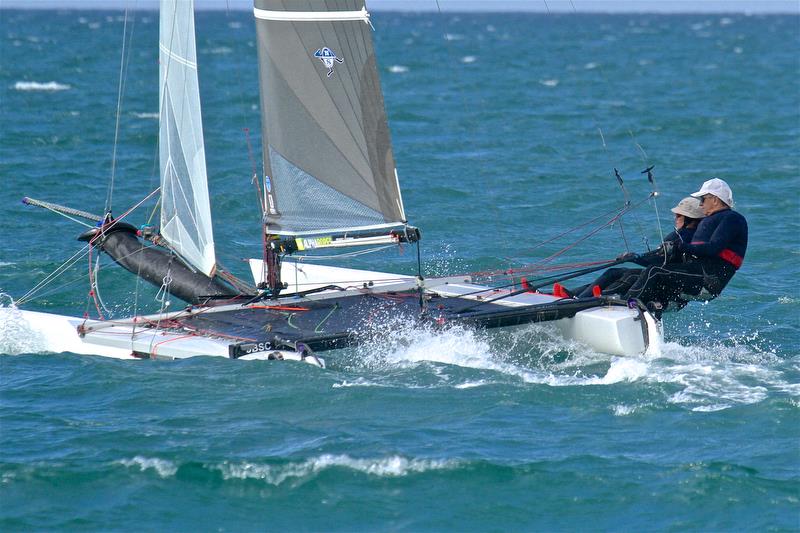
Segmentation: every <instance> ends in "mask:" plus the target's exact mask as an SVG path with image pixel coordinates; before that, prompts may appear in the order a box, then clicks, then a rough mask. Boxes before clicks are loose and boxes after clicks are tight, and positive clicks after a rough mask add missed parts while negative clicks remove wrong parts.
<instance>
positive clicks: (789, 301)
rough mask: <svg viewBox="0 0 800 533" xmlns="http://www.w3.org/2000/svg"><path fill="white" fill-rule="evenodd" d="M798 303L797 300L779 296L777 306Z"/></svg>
mask: <svg viewBox="0 0 800 533" xmlns="http://www.w3.org/2000/svg"><path fill="white" fill-rule="evenodd" d="M798 302H800V300H798V299H797V298H791V297H789V296H781V297H780V298H778V303H779V304H796V303H798Z"/></svg>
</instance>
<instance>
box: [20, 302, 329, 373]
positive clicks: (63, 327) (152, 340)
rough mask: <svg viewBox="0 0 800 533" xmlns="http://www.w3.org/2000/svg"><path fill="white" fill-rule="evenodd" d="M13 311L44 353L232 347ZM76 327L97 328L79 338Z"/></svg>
mask: <svg viewBox="0 0 800 533" xmlns="http://www.w3.org/2000/svg"><path fill="white" fill-rule="evenodd" d="M17 312H18V313H19V314H20V316H21V317H22V318H23V319H24V320H25V322H26V324H25V327H26V329H27V331H29V332H30V334H32V335H35V336H36V341H37V342H36V345H37V346H41V347H42V348H41V349H42V350H43V351H46V352H54V353H62V352H71V353H76V354H79V355H98V356H102V357H113V358H115V359H142V358H154V359H186V358H188V357H196V356H201V355H202V356H211V357H226V358H229V357H230V355H229V351H228V347H229V346H230V345H231V344H234V343H233V342H231V341H229V340H225V339H220V338H212V337H204V336H195V335H186V334H182V333H174V332H169V331H164V330H158V329H154V328H143V327H141V326H138V327H137V326H136V325H135V324H134V323H133V321H131V320H125V321H120V322H109V321H100V320H84V319H82V318H77V317H70V316H65V315H56V314H52V313H39V312H36V311H23V310H20V311H17ZM150 318H152V317H150ZM80 328H87V329H89V330H92V328H97V329H94V330H92V331H90V332H88V333H85V334H83V335H81V334H80V333H79V329H80ZM238 359H242V360H249V361H252V360H280V361H303V362H306V363H310V364H313V365H316V366H319V367H323V368H324V367H325V361H324V359H322V358H321V357H317V356H316V355H313V354H312V355H304V354H301V353H298V352H292V351H287V350H263V351H255V352H253V353H250V354H247V355H243V356H241V357H238Z"/></svg>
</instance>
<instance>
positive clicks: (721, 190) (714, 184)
mask: <svg viewBox="0 0 800 533" xmlns="http://www.w3.org/2000/svg"><path fill="white" fill-rule="evenodd" d="M705 194H713V195H714V196H716V197H717V198H719V199H720V200H722V201H723V202H725V204H726V205H727V206H728V207H733V191H731V188H730V187H729V186H728V184H727V183H725V180H721V179H719V178H711V179H710V180H708V181H706V182H705V183H703V186H702V187H700V190H699V191H697V192H693V193H692V196H694V197H695V198H700V197H702V196H703V195H705Z"/></svg>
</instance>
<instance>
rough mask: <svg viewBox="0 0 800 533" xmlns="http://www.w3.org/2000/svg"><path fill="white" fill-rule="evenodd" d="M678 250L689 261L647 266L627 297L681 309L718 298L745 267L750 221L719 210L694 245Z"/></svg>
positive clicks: (700, 226) (706, 220)
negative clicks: (700, 300)
mask: <svg viewBox="0 0 800 533" xmlns="http://www.w3.org/2000/svg"><path fill="white" fill-rule="evenodd" d="M677 250H678V252H681V253H683V254H684V257H685V261H686V262H684V263H669V264H666V265H654V266H649V267H647V269H646V270H645V272H644V273H643V274H642V275H641V276H640V277H639V279H637V280H636V283H634V284H633V286H632V287H631V288H630V290H628V292H627V294H626V295H625V297H626V298H638V299H639V300H641V301H642V302H645V303H647V302H660V303H662V304H666V303H667V302H676V303H677V304H678V305H679V306H680V307H682V306H683V305H685V304H686V302H687V301H688V300H694V299H702V300H711V299H714V298H716V297H717V296H719V294H720V293H721V292H722V289H724V288H725V286H726V285H727V284H728V282H729V281H730V280H731V278H732V277H733V275H734V274H735V273H736V271H737V270H738V269H739V267H741V266H742V261H743V260H744V255H745V252H746V251H747V221H746V220H745V218H744V217H743V216H742V215H740V214H739V213H737V212H736V211H732V210H731V209H725V210H723V211H717V212H716V213H714V214H712V215H710V216H707V217H706V218H704V219H703V220H701V221H700V224H698V226H697V230H696V231H695V233H694V236H693V237H692V239H691V242H689V243H686V242H684V243H682V244H680V245H679V246H678V248H677Z"/></svg>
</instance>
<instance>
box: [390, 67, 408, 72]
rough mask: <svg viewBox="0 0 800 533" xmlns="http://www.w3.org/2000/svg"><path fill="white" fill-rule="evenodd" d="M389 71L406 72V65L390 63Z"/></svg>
mask: <svg viewBox="0 0 800 533" xmlns="http://www.w3.org/2000/svg"><path fill="white" fill-rule="evenodd" d="M389 72H392V73H393V74H403V73H405V72H408V67H406V66H404V65H392V66H391V67H389Z"/></svg>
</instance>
